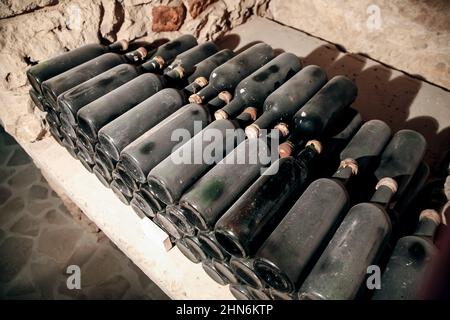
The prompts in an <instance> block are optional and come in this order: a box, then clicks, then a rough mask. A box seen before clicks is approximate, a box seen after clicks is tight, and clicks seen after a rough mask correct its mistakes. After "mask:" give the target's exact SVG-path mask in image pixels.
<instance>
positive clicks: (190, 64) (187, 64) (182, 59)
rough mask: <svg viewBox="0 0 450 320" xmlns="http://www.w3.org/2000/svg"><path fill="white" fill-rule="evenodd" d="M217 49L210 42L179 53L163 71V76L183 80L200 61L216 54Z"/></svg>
mask: <svg viewBox="0 0 450 320" xmlns="http://www.w3.org/2000/svg"><path fill="white" fill-rule="evenodd" d="M217 51H219V49H218V48H217V46H216V45H215V44H214V43H213V42H211V41H208V42H205V43H202V44H199V45H198V46H195V47H192V48H190V49H189V50H187V51H185V52H183V53H180V54H179V55H178V56H177V57H176V58H175V60H174V61H173V62H172V63H171V64H170V65H169V66H167V68H165V69H164V74H165V75H166V76H168V77H169V78H172V79H185V78H187V77H188V76H189V75H191V74H192V73H193V72H194V70H195V65H196V64H197V63H199V62H200V61H202V60H204V59H206V58H208V57H210V56H212V55H213V54H215V53H217Z"/></svg>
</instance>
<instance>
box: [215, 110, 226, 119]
mask: <svg viewBox="0 0 450 320" xmlns="http://www.w3.org/2000/svg"><path fill="white" fill-rule="evenodd" d="M214 118H216V120H223V119H228V114H227V113H226V112H225V111H223V110H222V109H219V110H217V111H216V112H214Z"/></svg>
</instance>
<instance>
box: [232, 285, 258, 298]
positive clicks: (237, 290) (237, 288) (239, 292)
mask: <svg viewBox="0 0 450 320" xmlns="http://www.w3.org/2000/svg"><path fill="white" fill-rule="evenodd" d="M230 292H231V294H232V295H233V297H235V298H236V299H237V300H253V296H252V294H251V292H250V291H249V290H248V288H247V286H246V285H243V284H232V285H230Z"/></svg>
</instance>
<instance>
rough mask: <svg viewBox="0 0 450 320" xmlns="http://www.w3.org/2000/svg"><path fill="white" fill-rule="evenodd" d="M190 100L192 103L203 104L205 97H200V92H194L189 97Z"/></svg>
mask: <svg viewBox="0 0 450 320" xmlns="http://www.w3.org/2000/svg"><path fill="white" fill-rule="evenodd" d="M189 102H190V103H197V104H202V103H203V99H202V97H200V96H199V95H198V94H196V93H194V94H192V95H191V96H190V97H189Z"/></svg>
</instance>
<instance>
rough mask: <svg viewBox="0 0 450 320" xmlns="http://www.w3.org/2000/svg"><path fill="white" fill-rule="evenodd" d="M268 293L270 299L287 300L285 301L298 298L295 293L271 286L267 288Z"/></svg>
mask: <svg viewBox="0 0 450 320" xmlns="http://www.w3.org/2000/svg"><path fill="white" fill-rule="evenodd" d="M269 295H270V297H271V298H272V300H287V301H291V300H298V298H297V294H295V293H288V292H281V291H278V290H275V289H273V288H270V289H269Z"/></svg>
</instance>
